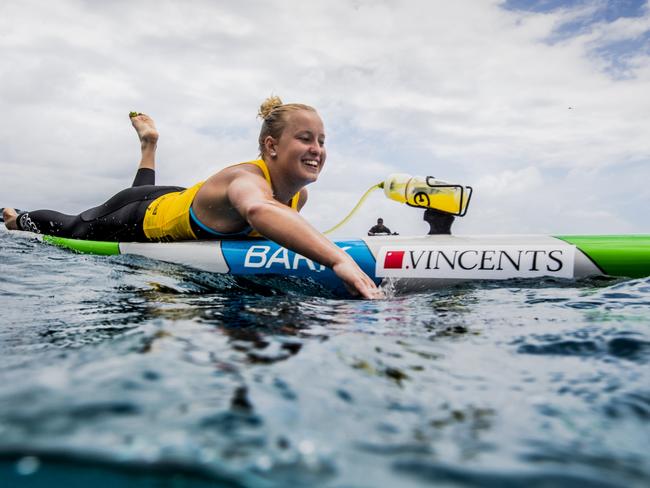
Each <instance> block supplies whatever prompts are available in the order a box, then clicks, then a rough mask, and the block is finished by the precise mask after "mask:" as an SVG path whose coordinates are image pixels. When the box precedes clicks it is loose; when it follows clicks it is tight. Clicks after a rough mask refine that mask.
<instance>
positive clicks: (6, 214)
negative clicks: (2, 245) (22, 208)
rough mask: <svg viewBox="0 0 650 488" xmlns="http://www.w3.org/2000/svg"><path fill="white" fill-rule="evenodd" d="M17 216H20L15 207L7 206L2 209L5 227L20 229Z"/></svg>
mask: <svg viewBox="0 0 650 488" xmlns="http://www.w3.org/2000/svg"><path fill="white" fill-rule="evenodd" d="M16 217H18V214H17V213H16V211H15V210H14V209H13V208H11V207H5V208H3V209H2V218H3V219H4V221H5V227H7V229H9V230H18V226H17V225H16Z"/></svg>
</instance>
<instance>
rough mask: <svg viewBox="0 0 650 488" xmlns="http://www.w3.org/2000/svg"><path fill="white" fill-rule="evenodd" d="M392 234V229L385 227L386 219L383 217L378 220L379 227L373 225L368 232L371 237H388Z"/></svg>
mask: <svg viewBox="0 0 650 488" xmlns="http://www.w3.org/2000/svg"><path fill="white" fill-rule="evenodd" d="M390 234H391V231H390V229H389V228H388V227H386V226H385V225H384V219H382V218H381V217H379V218H378V219H377V225H373V226H372V227H371V228H370V230H369V231H368V235H369V236H386V235H390Z"/></svg>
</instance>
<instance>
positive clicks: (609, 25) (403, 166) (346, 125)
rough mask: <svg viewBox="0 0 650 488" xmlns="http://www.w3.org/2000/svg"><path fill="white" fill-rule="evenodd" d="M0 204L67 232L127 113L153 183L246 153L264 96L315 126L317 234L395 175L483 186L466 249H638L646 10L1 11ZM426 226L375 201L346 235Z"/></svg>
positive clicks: (114, 6)
mask: <svg viewBox="0 0 650 488" xmlns="http://www.w3.org/2000/svg"><path fill="white" fill-rule="evenodd" d="M0 57H1V58H0V59H1V60H2V62H0V114H2V118H1V119H0V169H1V170H2V176H0V206H16V207H19V208H26V209H36V208H54V209H58V210H61V211H66V212H74V213H77V212H79V211H81V210H83V209H85V208H87V207H91V206H94V205H96V204H99V203H101V202H102V201H103V200H104V199H106V198H107V197H109V196H110V195H112V194H113V193H115V192H117V191H118V190H120V189H122V188H123V187H124V186H128V185H129V184H130V182H131V179H132V176H133V173H134V171H135V168H136V166H137V162H138V156H139V144H138V141H137V137H136V135H135V133H134V132H133V129H132V128H131V126H130V123H129V119H128V112H129V111H130V110H138V111H142V112H146V113H148V114H150V115H152V116H153V117H154V119H155V120H156V123H157V125H158V128H159V130H160V132H161V139H160V143H159V149H158V183H160V184H174V185H187V186H189V185H191V184H193V183H195V182H196V181H198V180H200V179H203V178H205V177H207V176H209V175H210V174H212V173H213V172H215V171H217V170H219V169H221V168H223V167H225V166H227V165H229V164H231V163H234V162H239V161H246V160H250V159H254V158H255V157H256V155H257V142H256V141H257V134H258V132H259V127H260V122H259V120H258V119H256V114H257V110H258V107H259V104H260V103H261V102H262V101H263V99H264V98H266V97H267V96H268V95H270V94H277V95H279V96H281V97H282V98H283V100H284V101H285V102H302V103H307V104H310V105H313V106H315V107H316V108H317V109H318V110H319V112H320V114H321V116H322V117H323V119H324V122H325V127H326V132H327V146H328V151H329V156H328V160H327V164H326V167H325V170H324V173H323V174H322V176H321V178H320V180H319V181H318V182H317V183H315V184H314V185H312V186H311V187H310V201H309V203H308V204H307V207H305V209H304V211H303V213H304V215H305V216H306V217H307V218H308V219H309V220H310V221H311V222H312V223H314V225H316V227H318V228H320V229H322V230H324V229H325V228H328V227H330V226H331V225H333V224H335V223H336V222H337V221H338V220H339V219H341V218H342V217H343V216H344V215H345V214H346V213H347V212H348V210H350V209H351V208H352V207H353V206H354V204H355V203H356V201H357V200H358V198H359V197H360V196H361V195H362V194H363V193H364V191H365V190H366V189H367V188H369V187H370V186H372V185H373V184H375V183H378V182H379V181H381V180H383V179H384V178H385V177H386V176H387V175H388V174H390V173H396V172H402V173H410V174H414V175H433V176H436V177H438V178H441V179H445V180H448V181H453V182H458V183H463V184H465V185H470V186H472V187H473V188H474V190H475V194H474V198H473V201H472V205H471V207H470V210H469V212H468V215H467V216H466V217H464V218H462V219H458V220H457V222H456V224H455V227H454V230H455V232H456V233H459V234H477V233H500V234H501V233H649V232H650V216H649V215H648V208H649V207H650V183H649V182H650V6H648V3H647V1H642V0H609V1H607V0H602V1H601V0H565V1H559V0H536V1H534V0H507V1H504V0H455V1H453V2H449V1H446V0H413V1H407V0H378V1H370V0H368V1H366V0H322V1H319V0H314V1H299V0H283V1H282V0H259V1H247V0H223V1H219V2H216V1H181V0H176V1H165V0H156V1H138V0H124V1H122V0H107V1H103V2H94V1H90V0H86V1H83V0H58V1H56V2H52V1H46V0H40V1H38V0H37V1H24V0H20V1H18V0H15V1H14V0H3V1H2V2H1V3H0ZM378 216H382V217H383V218H384V220H385V221H386V224H387V225H388V226H389V227H390V228H391V229H393V230H395V231H397V232H399V233H401V234H421V233H424V232H425V231H426V229H427V228H428V227H427V225H426V224H425V223H424V222H423V221H422V220H421V219H422V215H421V211H419V210H413V209H411V208H408V207H406V206H404V205H401V204H398V203H395V202H392V201H390V200H388V199H386V198H385V197H384V196H383V194H382V193H380V192H376V194H374V195H372V196H371V197H370V198H369V199H368V201H367V203H366V204H365V206H364V207H362V209H361V210H360V211H359V213H358V215H357V216H356V217H355V218H353V219H352V220H351V221H350V223H349V224H348V226H347V227H345V228H344V229H343V230H342V231H341V232H340V233H339V235H348V236H352V235H359V234H365V232H366V230H367V229H368V227H370V225H372V224H373V223H374V221H375V219H376V218H377V217H378Z"/></svg>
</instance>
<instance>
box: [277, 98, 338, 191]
mask: <svg viewBox="0 0 650 488" xmlns="http://www.w3.org/2000/svg"><path fill="white" fill-rule="evenodd" d="M270 139H271V141H269V142H270V145H269V146H267V147H269V148H270V150H269V152H268V154H270V156H271V159H272V160H273V164H274V165H275V166H276V167H277V168H278V169H279V170H281V171H282V173H283V177H284V178H286V179H288V180H290V181H291V183H292V184H293V185H295V186H300V187H303V186H305V185H308V184H309V183H313V182H314V181H316V180H317V179H318V175H319V174H320V172H321V170H322V169H323V165H324V164H325V158H326V157H327V152H326V150H325V129H324V128H323V121H322V120H321V118H320V117H319V116H318V114H317V113H316V112H312V111H311V110H296V111H293V112H290V113H289V114H287V120H286V126H285V128H284V130H283V131H282V134H281V135H280V138H279V139H277V140H275V139H273V138H270ZM273 154H275V156H274V155H273Z"/></svg>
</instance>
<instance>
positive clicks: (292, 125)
mask: <svg viewBox="0 0 650 488" xmlns="http://www.w3.org/2000/svg"><path fill="white" fill-rule="evenodd" d="M259 115H260V116H261V117H262V119H263V123H262V129H261V131H260V136H259V151H260V156H261V159H258V160H255V161H249V162H246V163H240V164H235V165H233V166H229V167H227V168H225V169H223V170H221V171H219V172H218V173H215V174H214V175H212V176H211V177H209V178H208V179H207V180H205V181H203V182H200V183H197V184H196V185H194V186H192V187H191V188H187V189H186V188H182V187H176V186H158V185H155V171H154V170H155V153H156V145H157V142H158V131H157V130H156V126H155V124H154V122H153V120H152V119H151V118H150V117H148V116H147V115H144V114H139V113H131V114H130V117H131V123H132V124H133V127H134V128H135V130H136V132H137V133H138V137H139V138H140V143H141V148H142V159H141V161H140V166H139V168H138V172H137V174H136V177H135V180H134V182H133V186H132V187H131V188H127V189H125V190H122V191H121V192H119V193H118V194H116V195H115V196H113V197H112V198H111V199H109V200H108V201H107V202H106V203H104V204H102V205H100V206H98V207H94V208H91V209H89V210H86V211H85V212H82V213H81V214H79V215H66V214H62V213H60V212H55V211H53V210H35V211H32V212H21V213H20V214H18V213H16V211H15V210H14V209H12V208H5V209H4V211H3V217H4V221H5V225H6V226H7V228H8V229H12V230H24V231H31V232H36V233H39V234H47V235H53V236H59V237H69V238H73V239H88V240H98V241H113V242H117V241H121V242H125V241H137V242H147V241H181V240H192V239H228V238H243V237H247V236H260V235H261V236H264V237H267V238H268V239H271V240H273V241H275V242H277V243H278V244H280V245H281V246H284V247H286V248H288V249H291V250H292V251H295V252H297V253H299V254H301V255H303V256H305V257H307V258H309V259H312V260H313V261H316V262H318V263H321V264H323V265H324V266H327V267H329V268H331V269H332V271H334V273H336V275H337V276H338V277H339V278H340V279H341V280H342V281H343V282H344V283H345V285H346V287H347V288H348V289H349V290H350V292H351V293H353V294H359V295H361V296H363V297H365V298H379V297H381V296H382V293H381V291H380V290H378V289H377V287H376V286H375V284H374V282H373V281H372V280H371V279H370V278H369V277H368V276H367V275H366V274H365V273H364V272H363V271H362V270H361V268H359V266H357V264H356V263H355V262H354V261H353V260H352V258H350V256H348V255H347V254H346V253H345V251H343V250H341V249H340V248H338V247H337V246H336V245H334V244H333V243H332V242H331V241H330V240H329V239H327V238H326V237H325V236H324V235H323V234H321V233H320V232H318V231H317V230H316V229H315V228H314V227H312V226H311V225H310V224H309V223H308V222H307V221H306V220H304V219H303V218H302V217H301V216H300V215H299V214H298V211H300V209H301V208H302V207H303V206H304V205H305V203H306V201H307V188H306V186H307V185H308V184H309V183H313V182H314V181H316V180H317V179H318V175H319V174H320V172H321V170H322V169H323V165H324V164H325V158H326V150H325V132H324V129H323V122H322V121H321V118H320V117H319V115H318V113H317V112H316V110H315V109H314V108H312V107H310V106H308V105H302V104H294V103H291V104H283V103H282V101H281V100H280V99H279V98H278V97H271V98H268V99H267V100H265V101H264V103H263V104H262V106H261V107H260V113H259Z"/></svg>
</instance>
